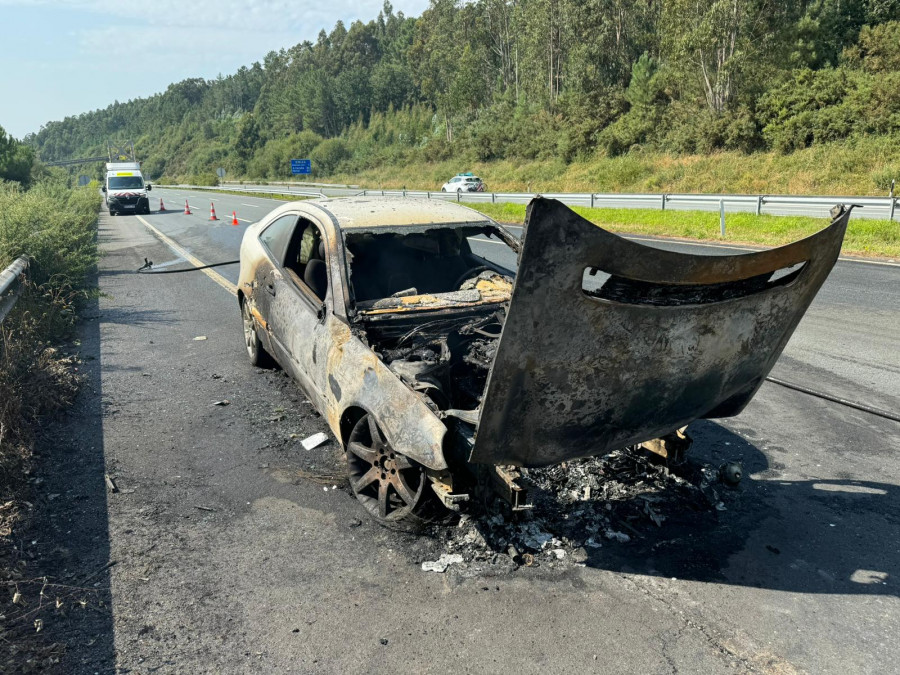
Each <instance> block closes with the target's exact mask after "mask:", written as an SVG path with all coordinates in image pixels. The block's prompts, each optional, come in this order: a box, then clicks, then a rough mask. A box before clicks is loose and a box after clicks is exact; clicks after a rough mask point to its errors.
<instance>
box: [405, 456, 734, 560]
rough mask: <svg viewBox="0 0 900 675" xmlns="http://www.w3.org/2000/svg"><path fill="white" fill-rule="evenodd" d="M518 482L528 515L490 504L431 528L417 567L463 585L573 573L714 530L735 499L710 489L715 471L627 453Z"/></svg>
mask: <svg viewBox="0 0 900 675" xmlns="http://www.w3.org/2000/svg"><path fill="white" fill-rule="evenodd" d="M522 474H523V478H522V483H523V485H525V487H526V488H527V489H528V491H529V494H530V495H531V502H532V503H533V505H534V508H533V509H532V510H530V511H525V512H520V513H517V514H512V513H510V512H509V510H508V508H506V507H505V505H501V504H500V503H499V502H495V504H494V505H493V506H492V507H491V508H490V509H488V511H487V512H485V513H482V514H480V515H477V516H467V515H463V516H461V517H460V519H459V521H458V522H457V523H455V524H452V525H448V526H441V527H435V528H433V530H432V532H431V539H432V541H433V542H434V546H433V547H432V548H431V551H430V554H431V556H430V557H429V558H428V559H427V560H424V561H423V562H422V563H421V564H422V569H423V570H425V571H431V572H448V571H449V572H453V573H456V574H459V575H461V576H464V577H465V576H479V575H488V576H489V575H491V574H507V573H509V572H512V571H514V570H516V569H518V568H519V567H549V568H554V569H556V568H567V567H571V566H572V565H583V564H585V563H587V562H589V561H590V560H591V559H593V558H594V557H596V556H603V555H604V554H605V553H606V552H609V549H610V548H615V547H623V546H630V547H635V546H639V547H642V548H643V547H645V546H652V545H653V543H654V542H658V541H660V540H661V539H663V538H665V537H670V538H671V537H677V536H680V534H682V533H683V532H684V528H685V527H686V526H687V527H689V528H692V527H695V526H696V525H697V523H698V522H700V521H703V522H705V523H707V524H713V525H714V524H715V522H716V521H717V520H718V516H719V514H720V512H722V511H725V510H727V509H728V504H729V503H730V502H732V501H733V500H734V499H735V498H736V497H737V494H738V492H739V491H736V490H733V489H730V488H728V487H726V486H725V485H724V484H722V483H721V482H720V481H719V470H718V469H716V468H715V467H712V466H710V465H702V464H697V463H694V462H690V461H689V462H685V463H683V464H681V465H679V466H677V467H667V466H666V465H665V463H664V462H662V461H661V460H657V459H654V458H652V457H651V456H648V453H646V452H645V451H643V450H640V449H637V448H628V449H625V450H618V451H615V452H613V453H610V454H608V455H605V456H603V457H596V458H591V459H586V460H579V461H573V462H567V463H564V464H560V465H557V466H553V467H548V468H544V469H531V470H527V469H525V470H522ZM504 509H505V511H504ZM604 549H606V550H605V551H604Z"/></svg>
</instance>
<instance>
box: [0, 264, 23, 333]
mask: <svg viewBox="0 0 900 675" xmlns="http://www.w3.org/2000/svg"><path fill="white" fill-rule="evenodd" d="M27 269H28V257H27V256H24V255H23V256H21V257H19V258H16V259H15V260H13V261H12V263H11V264H10V266H9V267H7V268H6V269H5V270H3V271H2V272H0V323H3V320H4V319H5V318H6V315H7V314H9V310H11V309H12V308H13V305H15V304H16V300H18V299H19V295H20V294H21V292H22V284H20V283H19V279H20V278H21V277H22V275H23V274H25V270H27Z"/></svg>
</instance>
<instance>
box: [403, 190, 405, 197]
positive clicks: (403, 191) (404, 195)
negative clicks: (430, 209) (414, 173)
mask: <svg viewBox="0 0 900 675" xmlns="http://www.w3.org/2000/svg"><path fill="white" fill-rule="evenodd" d="M403 196H404V197H405V196H406V188H403Z"/></svg>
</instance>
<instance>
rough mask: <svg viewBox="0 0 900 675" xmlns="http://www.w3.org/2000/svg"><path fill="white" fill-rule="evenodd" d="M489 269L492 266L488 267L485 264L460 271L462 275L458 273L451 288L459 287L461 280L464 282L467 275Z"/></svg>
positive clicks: (471, 275)
mask: <svg viewBox="0 0 900 675" xmlns="http://www.w3.org/2000/svg"><path fill="white" fill-rule="evenodd" d="M490 269H493V267H488V266H487V265H479V266H478V267H472V268H471V269H467V270H466V271H465V272H463V273H462V275H460V277H459V279H457V280H456V283H455V284H453V286H452V288H459V287H460V286H462V282H464V281H465V280H466V279H468V278H469V277H473V276H475V275H476V274H480V273H482V272H487V271H488V270H490Z"/></svg>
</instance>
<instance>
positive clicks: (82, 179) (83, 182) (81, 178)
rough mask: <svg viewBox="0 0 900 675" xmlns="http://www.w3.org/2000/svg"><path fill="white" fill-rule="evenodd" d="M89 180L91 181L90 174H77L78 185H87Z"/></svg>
mask: <svg viewBox="0 0 900 675" xmlns="http://www.w3.org/2000/svg"><path fill="white" fill-rule="evenodd" d="M90 182H91V177H90V176H85V175H84V174H81V175H80V176H78V187H84V186H85V185H87V184H88V183H90Z"/></svg>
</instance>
